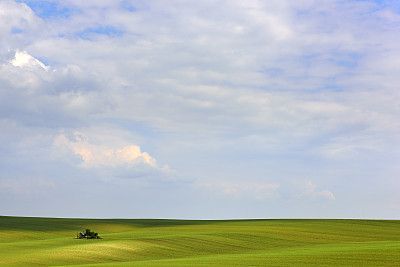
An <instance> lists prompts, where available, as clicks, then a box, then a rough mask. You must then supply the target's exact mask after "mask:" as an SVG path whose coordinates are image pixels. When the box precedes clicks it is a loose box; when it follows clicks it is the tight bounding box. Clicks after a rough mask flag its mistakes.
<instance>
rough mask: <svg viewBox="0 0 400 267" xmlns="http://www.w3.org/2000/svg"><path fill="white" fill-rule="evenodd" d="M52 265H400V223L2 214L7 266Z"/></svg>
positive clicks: (0, 242) (1, 261)
mask: <svg viewBox="0 0 400 267" xmlns="http://www.w3.org/2000/svg"><path fill="white" fill-rule="evenodd" d="M86 228H90V229H91V230H94V231H96V232H98V233H99V235H100V236H101V237H102V239H96V240H95V239H75V236H76V234H77V233H78V232H80V231H82V230H84V229H86ZM52 265H55V266H62V265H75V266H159V265H163V266H216V265H222V266H232V265H233V266H235V265H236V266H302V265H303V266H400V221H383V220H232V221H188V220H150V219H149V220H147V219H146V220H119V219H118V220H116V219H104V220H100V219H53V218H22V217H1V216H0V266H52Z"/></svg>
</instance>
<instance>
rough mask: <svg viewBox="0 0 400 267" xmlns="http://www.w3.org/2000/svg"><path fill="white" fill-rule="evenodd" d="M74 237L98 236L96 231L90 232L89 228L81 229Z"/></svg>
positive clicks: (87, 237)
mask: <svg viewBox="0 0 400 267" xmlns="http://www.w3.org/2000/svg"><path fill="white" fill-rule="evenodd" d="M76 238H79V239H83V238H86V239H98V238H100V236H99V234H98V233H95V232H91V231H90V229H86V231H85V232H83V231H82V232H80V233H79V234H77V235H76Z"/></svg>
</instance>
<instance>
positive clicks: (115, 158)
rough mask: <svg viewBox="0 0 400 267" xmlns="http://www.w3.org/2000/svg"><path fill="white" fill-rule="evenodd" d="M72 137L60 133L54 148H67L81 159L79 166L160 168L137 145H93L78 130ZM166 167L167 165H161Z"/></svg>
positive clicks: (55, 140)
mask: <svg viewBox="0 0 400 267" xmlns="http://www.w3.org/2000/svg"><path fill="white" fill-rule="evenodd" d="M73 138H74V139H72V140H71V139H69V138H68V137H67V136H66V135H65V134H60V135H58V136H57V137H56V138H55V139H54V146H55V147H56V148H60V150H62V149H63V148H67V149H68V150H71V151H72V152H73V153H74V154H75V155H76V156H79V157H80V159H81V160H82V163H81V166H82V167H85V168H99V167H100V168H101V167H112V168H118V167H121V166H135V165H146V166H149V167H152V168H156V169H161V168H160V167H159V166H158V165H157V163H156V160H155V159H154V158H152V157H151V156H150V155H149V154H148V153H147V152H142V151H141V148H140V147H139V146H137V145H128V146H124V147H121V148H110V147H105V146H101V145H94V144H91V143H90V142H89V139H88V137H87V136H86V135H84V134H83V133H80V132H75V133H74V134H73ZM163 168H164V169H168V167H167V166H164V167H163Z"/></svg>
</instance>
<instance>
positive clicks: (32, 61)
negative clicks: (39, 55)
mask: <svg viewBox="0 0 400 267" xmlns="http://www.w3.org/2000/svg"><path fill="white" fill-rule="evenodd" d="M11 64H12V65H14V66H16V67H20V68H36V67H40V68H42V69H43V70H45V71H48V70H49V67H48V66H46V65H44V64H43V63H42V62H40V61H39V60H37V59H36V58H34V57H32V56H31V55H29V54H28V52H26V51H19V50H17V51H16V52H15V57H14V59H13V60H11Z"/></svg>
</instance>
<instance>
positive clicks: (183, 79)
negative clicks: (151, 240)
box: [0, 0, 400, 219]
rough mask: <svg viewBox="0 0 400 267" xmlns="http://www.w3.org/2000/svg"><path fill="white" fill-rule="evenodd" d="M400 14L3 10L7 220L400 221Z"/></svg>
mask: <svg viewBox="0 0 400 267" xmlns="http://www.w3.org/2000/svg"><path fill="white" fill-rule="evenodd" d="M399 13H400V8H399V5H398V3H397V1H390V0H387V1H377V0H376V1H374V0H323V1H317V0H301V1H300V0H298V1H297V0H295V1H293V0H268V1H258V0H249V1H237V0H229V1H227V0H225V1H224V0H203V1H182V0H171V1H161V0H149V1H141V0H124V1H121V0H118V1H117V0H115V1H114V0H113V1H111V0H96V1H95V0H86V1H78V0H63V1H61V0H43V1H33V0H25V1H24V0H19V1H14V0H0V215H9V216H44V217H73V218H78V217H79V218H82V217H84V218H175V219H245V218H267V219H268V218H372V219H400V194H399V193H398V192H399V190H400V177H399V174H400V165H399V160H400V120H399V117H400V104H399V100H400V90H399V89H400V88H399V85H400V75H399V73H400V45H399V44H400V34H399V32H400V14H399Z"/></svg>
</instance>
